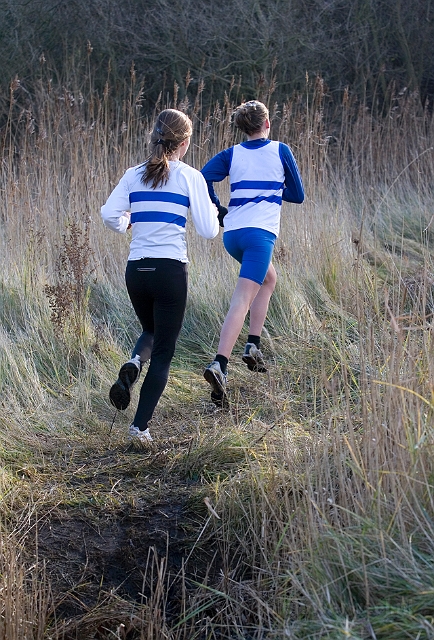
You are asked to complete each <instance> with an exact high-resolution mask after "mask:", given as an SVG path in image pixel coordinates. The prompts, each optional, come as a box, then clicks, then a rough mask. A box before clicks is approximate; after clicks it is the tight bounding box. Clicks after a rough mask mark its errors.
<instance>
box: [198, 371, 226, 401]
mask: <svg viewBox="0 0 434 640" xmlns="http://www.w3.org/2000/svg"><path fill="white" fill-rule="evenodd" d="M203 377H204V378H205V380H206V381H207V382H208V383H209V384H210V385H211V386H212V390H213V392H214V393H215V394H216V395H220V394H223V395H226V391H225V388H224V386H223V385H222V384H221V382H220V381H219V379H218V378H217V376H216V375H215V374H214V372H213V371H212V370H211V369H205V371H204V372H203Z"/></svg>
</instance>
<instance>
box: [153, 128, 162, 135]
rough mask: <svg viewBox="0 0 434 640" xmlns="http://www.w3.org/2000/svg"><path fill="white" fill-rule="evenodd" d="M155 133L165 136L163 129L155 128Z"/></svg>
mask: <svg viewBox="0 0 434 640" xmlns="http://www.w3.org/2000/svg"><path fill="white" fill-rule="evenodd" d="M155 131H156V132H157V133H158V135H159V136H162V135H163V129H162V128H161V127H155Z"/></svg>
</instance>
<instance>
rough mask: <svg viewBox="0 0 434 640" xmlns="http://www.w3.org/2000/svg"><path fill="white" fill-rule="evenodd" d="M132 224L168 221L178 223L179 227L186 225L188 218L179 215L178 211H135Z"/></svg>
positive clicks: (132, 215)
mask: <svg viewBox="0 0 434 640" xmlns="http://www.w3.org/2000/svg"><path fill="white" fill-rule="evenodd" d="M130 220H131V224H134V223H135V222H167V223H169V224H177V225H178V227H185V224H186V222H187V219H186V218H184V216H177V215H176V213H166V212H164V211H134V212H133V213H132V214H131V218H130Z"/></svg>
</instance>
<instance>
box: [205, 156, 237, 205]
mask: <svg viewBox="0 0 434 640" xmlns="http://www.w3.org/2000/svg"><path fill="white" fill-rule="evenodd" d="M232 155H233V147H231V148H230V149H225V150H224V151H221V152H220V153H218V154H217V155H216V156H214V157H213V158H211V160H209V161H208V162H207V163H206V165H205V166H204V167H203V169H202V170H201V173H202V175H203V177H204V178H205V180H206V184H207V186H208V193H209V197H210V198H211V202H212V203H213V204H215V205H216V206H217V207H219V206H220V201H219V199H218V197H217V194H216V192H215V191H214V187H213V182H221V181H222V180H224V179H225V178H227V177H228V175H229V170H230V168H231V162H232Z"/></svg>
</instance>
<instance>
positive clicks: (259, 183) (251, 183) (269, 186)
mask: <svg viewBox="0 0 434 640" xmlns="http://www.w3.org/2000/svg"><path fill="white" fill-rule="evenodd" d="M283 187H284V183H283V182H271V181H266V180H240V182H234V183H233V184H231V191H235V190H236V189H263V190H268V191H271V190H274V191H275V190H276V189H283Z"/></svg>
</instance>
